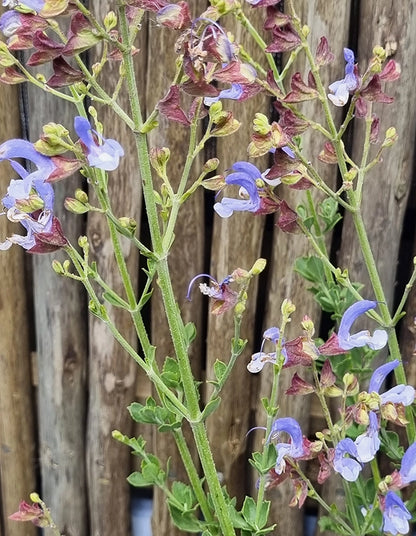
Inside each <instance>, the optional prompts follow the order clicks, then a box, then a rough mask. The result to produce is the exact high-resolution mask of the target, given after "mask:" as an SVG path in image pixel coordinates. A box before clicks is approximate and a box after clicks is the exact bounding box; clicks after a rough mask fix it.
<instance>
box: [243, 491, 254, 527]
mask: <svg viewBox="0 0 416 536" xmlns="http://www.w3.org/2000/svg"><path fill="white" fill-rule="evenodd" d="M241 513H242V514H243V517H244V519H245V520H246V521H247V523H249V524H250V525H251V526H252V527H255V526H256V513H257V505H256V502H255V500H254V499H253V497H246V498H245V499H244V503H243V507H242V509H241Z"/></svg>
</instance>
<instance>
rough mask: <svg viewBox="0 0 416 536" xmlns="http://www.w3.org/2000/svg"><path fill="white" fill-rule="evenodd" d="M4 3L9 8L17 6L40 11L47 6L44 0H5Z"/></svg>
mask: <svg viewBox="0 0 416 536" xmlns="http://www.w3.org/2000/svg"><path fill="white" fill-rule="evenodd" d="M2 5H3V6H4V7H8V8H9V9H14V8H15V7H25V8H28V9H31V10H33V11H36V13H39V11H41V10H42V9H43V7H44V6H45V1H44V0H24V1H23V2H20V1H19V0H3V2H2Z"/></svg>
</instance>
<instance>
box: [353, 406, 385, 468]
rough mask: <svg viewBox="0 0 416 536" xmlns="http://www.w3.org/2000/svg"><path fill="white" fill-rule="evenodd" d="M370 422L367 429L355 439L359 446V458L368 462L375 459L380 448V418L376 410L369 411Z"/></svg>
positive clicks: (356, 444) (363, 461)
mask: <svg viewBox="0 0 416 536" xmlns="http://www.w3.org/2000/svg"><path fill="white" fill-rule="evenodd" d="M368 416H369V418H370V424H369V426H368V428H367V430H366V431H365V432H364V433H363V434H361V435H359V436H358V437H357V438H356V440H355V441H354V443H355V446H356V447H357V456H356V458H357V460H358V461H360V462H362V463H366V462H369V461H371V460H373V459H374V456H375V455H376V453H377V452H378V449H379V448H380V438H379V437H378V419H377V415H376V414H375V413H374V411H370V413H369V415H368Z"/></svg>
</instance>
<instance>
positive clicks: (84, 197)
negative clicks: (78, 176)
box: [75, 188, 88, 204]
mask: <svg viewBox="0 0 416 536" xmlns="http://www.w3.org/2000/svg"><path fill="white" fill-rule="evenodd" d="M75 199H76V200H77V201H79V202H80V203H84V204H87V203H88V194H87V193H86V192H84V190H81V188H77V189H76V190H75Z"/></svg>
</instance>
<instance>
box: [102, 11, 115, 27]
mask: <svg viewBox="0 0 416 536" xmlns="http://www.w3.org/2000/svg"><path fill="white" fill-rule="evenodd" d="M116 26H117V16H116V14H115V13H114V11H109V12H108V13H107V15H106V16H105V17H104V28H105V29H106V30H107V32H109V31H110V30H112V29H113V28H115V27H116Z"/></svg>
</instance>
